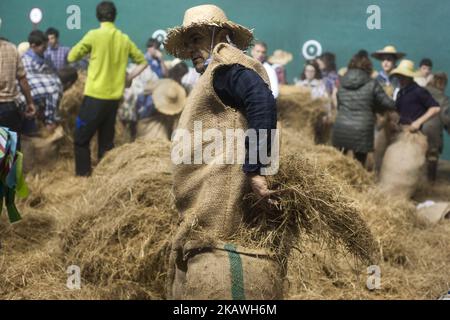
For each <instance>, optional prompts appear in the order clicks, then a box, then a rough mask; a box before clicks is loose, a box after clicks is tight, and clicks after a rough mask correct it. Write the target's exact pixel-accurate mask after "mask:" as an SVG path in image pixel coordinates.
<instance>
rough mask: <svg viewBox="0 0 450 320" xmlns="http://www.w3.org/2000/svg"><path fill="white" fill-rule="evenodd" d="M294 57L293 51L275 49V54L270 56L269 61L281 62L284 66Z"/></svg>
mask: <svg viewBox="0 0 450 320" xmlns="http://www.w3.org/2000/svg"><path fill="white" fill-rule="evenodd" d="M292 58H293V56H292V53H289V52H286V51H283V50H275V52H274V53H273V55H272V56H271V57H269V59H268V61H269V63H270V64H281V65H282V66H285V65H287V64H288V63H289V62H291V61H292Z"/></svg>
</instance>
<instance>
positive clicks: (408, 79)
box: [391, 60, 440, 132]
mask: <svg viewBox="0 0 450 320" xmlns="http://www.w3.org/2000/svg"><path fill="white" fill-rule="evenodd" d="M416 75H417V72H416V71H415V70H414V62H412V61H410V60H402V61H401V62H400V64H399V65H398V67H397V68H395V69H394V70H392V72H391V78H396V79H398V81H399V84H400V91H399V92H398V94H397V99H396V101H395V104H396V108H397V112H398V113H399V114H400V121H399V123H400V125H402V126H405V127H407V128H408V129H409V130H410V131H411V132H417V131H419V130H421V129H422V126H423V125H424V124H425V123H426V122H427V121H428V120H430V119H431V118H433V117H434V116H436V115H437V114H438V113H439V112H440V106H439V103H438V102H436V100H435V99H434V98H433V96H432V95H431V94H430V92H429V91H428V90H426V89H424V88H422V87H421V86H419V85H418V84H417V83H416V82H415V81H414V77H415V76H416Z"/></svg>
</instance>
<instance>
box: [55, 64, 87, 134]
mask: <svg viewBox="0 0 450 320" xmlns="http://www.w3.org/2000/svg"><path fill="white" fill-rule="evenodd" d="M85 83H86V73H84V72H79V73H78V80H77V81H76V82H75V83H74V84H73V85H72V86H71V87H70V88H69V89H68V90H66V91H65V92H64V94H63V97H62V99H61V103H60V105H59V113H60V116H61V119H62V120H63V121H62V124H63V127H64V132H65V133H66V135H67V136H69V137H73V133H74V132H75V119H76V117H77V115H78V111H79V110H80V107H81V104H82V103H83V98H84V85H85Z"/></svg>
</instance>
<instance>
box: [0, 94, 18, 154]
mask: <svg viewBox="0 0 450 320" xmlns="http://www.w3.org/2000/svg"><path fill="white" fill-rule="evenodd" d="M0 126H2V127H6V128H8V129H9V130H11V131H14V132H16V133H17V150H20V134H21V133H22V117H21V115H20V112H19V108H18V107H17V105H16V103H15V102H0Z"/></svg>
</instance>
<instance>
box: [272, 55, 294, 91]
mask: <svg viewBox="0 0 450 320" xmlns="http://www.w3.org/2000/svg"><path fill="white" fill-rule="evenodd" d="M292 59H293V56H292V53H289V52H286V51H283V50H280V49H278V50H275V52H274V53H273V55H272V56H271V57H269V59H268V61H269V63H270V64H271V65H272V68H273V69H274V70H275V73H276V74H277V78H278V83H279V84H287V79H286V69H285V66H286V65H287V64H288V63H289V62H291V61H292Z"/></svg>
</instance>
